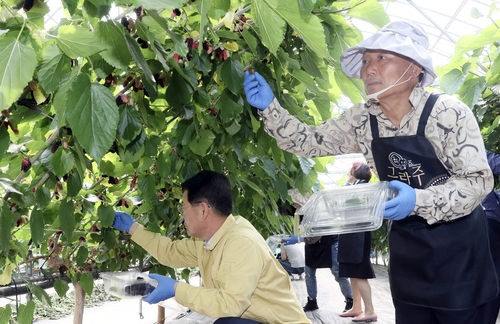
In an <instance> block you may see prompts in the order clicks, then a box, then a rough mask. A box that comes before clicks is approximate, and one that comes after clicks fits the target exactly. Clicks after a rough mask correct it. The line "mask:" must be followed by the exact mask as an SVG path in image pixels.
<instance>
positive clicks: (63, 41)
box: [56, 25, 104, 59]
mask: <svg viewBox="0 0 500 324" xmlns="http://www.w3.org/2000/svg"><path fill="white" fill-rule="evenodd" d="M56 41H57V45H58V46H59V48H60V49H61V50H62V51H63V52H64V53H65V54H66V55H68V56H69V57H71V58H73V59H76V58H78V57H86V56H90V55H92V54H94V53H97V52H99V51H102V50H103V49H104V46H103V45H102V43H101V41H100V39H99V37H96V35H95V34H94V33H92V32H91V31H89V30H87V29H84V28H81V27H77V26H75V25H68V26H61V27H59V29H58V34H57V37H56Z"/></svg>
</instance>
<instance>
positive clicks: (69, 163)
mask: <svg viewBox="0 0 500 324" xmlns="http://www.w3.org/2000/svg"><path fill="white" fill-rule="evenodd" d="M74 166H75V158H74V157H73V154H72V153H71V152H70V151H69V150H68V149H64V148H63V147H59V148H58V149H57V151H56V152H55V153H54V154H53V155H52V167H53V168H54V172H55V174H56V175H57V176H58V177H59V178H62V176H63V175H65V174H67V173H68V172H69V171H70V170H71V169H73V167H74Z"/></svg>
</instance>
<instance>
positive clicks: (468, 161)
mask: <svg viewBox="0 0 500 324" xmlns="http://www.w3.org/2000/svg"><path fill="white" fill-rule="evenodd" d="M429 95H430V92H428V91H426V90H424V89H423V88H421V87H415V89H414V90H413V92H412V93H411V95H410V98H409V100H410V102H411V103H412V105H413V108H412V109H411V111H410V112H409V113H407V114H406V115H405V116H404V118H403V120H402V121H401V123H400V125H399V127H396V126H394V125H393V124H392V123H391V122H390V120H389V119H388V118H387V117H386V116H385V115H384V113H383V112H382V110H381V109H380V107H379V106H378V105H377V104H363V103H360V104H356V105H354V106H352V107H351V108H349V109H348V110H346V111H345V112H344V113H342V114H341V116H339V117H338V118H332V119H328V120H326V121H325V122H323V123H322V124H321V125H319V126H309V125H305V124H303V123H302V122H300V121H299V120H298V119H297V118H295V117H294V116H292V115H290V114H289V113H288V112H287V111H286V110H285V109H284V108H283V107H281V106H280V104H279V102H278V101H277V100H276V99H274V101H273V102H272V103H271V104H270V105H269V107H267V108H266V109H265V110H263V111H261V112H260V114H261V116H262V118H263V120H264V123H265V130H266V132H267V133H268V134H269V135H271V136H272V137H274V138H275V139H276V141H277V143H278V146H279V147H280V148H282V149H284V150H286V151H288V152H291V153H294V154H297V155H300V156H304V157H309V158H312V157H319V156H332V155H341V154H347V153H362V154H363V155H364V156H365V159H366V161H367V163H368V165H369V166H370V167H371V169H372V170H373V171H374V172H376V167H375V162H374V160H373V152H372V149H371V142H372V139H373V137H372V132H371V127H370V118H369V115H370V114H372V115H375V116H376V117H377V122H378V125H379V126H378V127H379V134H380V137H381V138H382V137H395V136H409V135H415V134H416V132H417V127H418V122H419V119H420V115H421V114H422V111H423V108H424V105H425V102H426V101H427V98H428V97H429ZM425 134H426V135H425V136H426V138H427V139H428V140H429V141H430V143H431V145H432V147H433V148H434V150H435V153H436V156H437V157H438V159H439V160H440V161H441V163H442V164H443V166H444V167H445V168H446V169H447V170H448V171H449V173H450V178H449V179H448V180H447V181H446V183H444V184H442V185H436V186H432V187H429V188H427V189H416V190H415V191H416V195H417V202H416V205H415V208H414V210H413V214H416V215H418V216H421V217H423V218H425V219H426V220H427V223H428V224H434V223H436V222H438V221H450V220H453V219H457V218H460V217H463V216H466V215H468V214H470V213H471V211H472V210H473V209H474V208H475V207H476V206H478V205H479V203H480V202H481V201H482V199H483V198H484V197H485V196H486V194H487V193H488V192H490V191H491V189H492V188H493V177H492V173H491V169H490V167H489V166H488V161H487V159H486V151H485V148H484V143H483V138H482V136H481V133H480V130H479V126H478V124H477V121H476V119H475V116H474V114H473V113H472V111H471V110H470V109H469V107H467V106H466V105H465V104H463V103H462V102H460V101H459V100H457V99H455V98H453V97H451V96H448V95H444V94H443V95H441V96H440V97H439V98H438V100H437V102H436V104H435V105H434V108H433V110H432V112H431V115H430V116H429V119H428V122H427V126H426V128H425Z"/></svg>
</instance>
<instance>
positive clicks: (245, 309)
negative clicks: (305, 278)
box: [113, 171, 310, 324]
mask: <svg viewBox="0 0 500 324" xmlns="http://www.w3.org/2000/svg"><path fill="white" fill-rule="evenodd" d="M182 190H183V193H184V194H183V199H182V203H183V206H182V218H183V220H184V226H185V227H186V231H187V233H188V234H189V236H191V238H185V239H182V240H177V241H172V240H171V239H170V238H168V237H164V236H161V235H160V234H158V233H153V232H150V231H147V230H145V229H144V228H143V226H142V225H140V224H139V223H137V222H135V221H134V220H133V218H132V217H130V215H128V214H126V213H123V212H116V213H115V220H114V223H113V226H114V227H115V228H116V229H119V230H123V231H127V232H129V233H130V234H132V240H133V241H135V242H136V243H138V244H139V245H141V246H142V247H143V248H144V249H145V250H146V251H148V252H149V253H150V254H151V255H153V256H154V257H155V258H156V259H157V260H158V261H159V262H160V263H162V264H164V265H167V266H170V267H173V268H183V267H198V268H199V270H200V274H201V278H202V280H203V286H202V287H195V286H191V285H189V284H187V283H185V282H178V281H176V280H174V279H172V278H169V277H165V276H160V275H157V274H152V275H150V276H151V277H152V278H153V279H156V280H157V281H158V286H157V287H156V289H155V290H154V291H153V292H152V293H151V294H150V295H149V296H147V297H145V298H144V300H145V301H147V302H149V303H151V304H153V303H158V302H160V301H162V300H165V299H168V298H171V297H174V296H175V299H176V301H177V302H178V303H180V304H181V305H184V306H186V307H189V308H190V309H192V310H194V311H195V312H198V313H200V314H203V315H206V316H209V317H212V318H218V320H217V321H215V323H217V324H222V323H231V324H236V323H242V324H243V323H248V324H250V323H297V324H299V323H310V320H309V319H308V318H307V317H306V315H305V313H304V311H303V310H302V307H301V305H300V304H299V301H298V300H297V297H296V295H295V293H294V291H293V290H292V287H291V282H290V279H289V277H288V274H287V273H286V271H285V270H284V269H283V267H282V266H281V265H280V264H279V262H278V260H276V258H275V257H274V255H273V253H272V252H271V250H270V249H269V247H268V245H267V244H266V242H265V240H264V239H263V238H262V236H261V235H260V234H259V233H258V232H257V230H256V229H255V228H254V227H253V226H252V224H250V222H248V221H247V220H246V219H245V218H243V217H241V216H233V215H232V195H231V184H230V182H229V179H228V178H227V177H226V176H225V175H223V174H220V173H217V172H214V171H201V172H199V173H198V174H196V175H195V176H194V177H192V178H190V179H188V180H186V181H185V182H184V183H182Z"/></svg>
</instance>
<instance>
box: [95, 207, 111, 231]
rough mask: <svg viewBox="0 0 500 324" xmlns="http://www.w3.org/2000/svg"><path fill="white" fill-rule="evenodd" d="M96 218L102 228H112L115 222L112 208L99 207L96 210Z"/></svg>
mask: <svg viewBox="0 0 500 324" xmlns="http://www.w3.org/2000/svg"><path fill="white" fill-rule="evenodd" d="M97 216H98V217H99V220H100V221H101V225H102V226H104V227H111V226H113V221H114V220H115V211H114V209H113V207H112V206H105V205H101V206H99V207H98V208H97Z"/></svg>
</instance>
